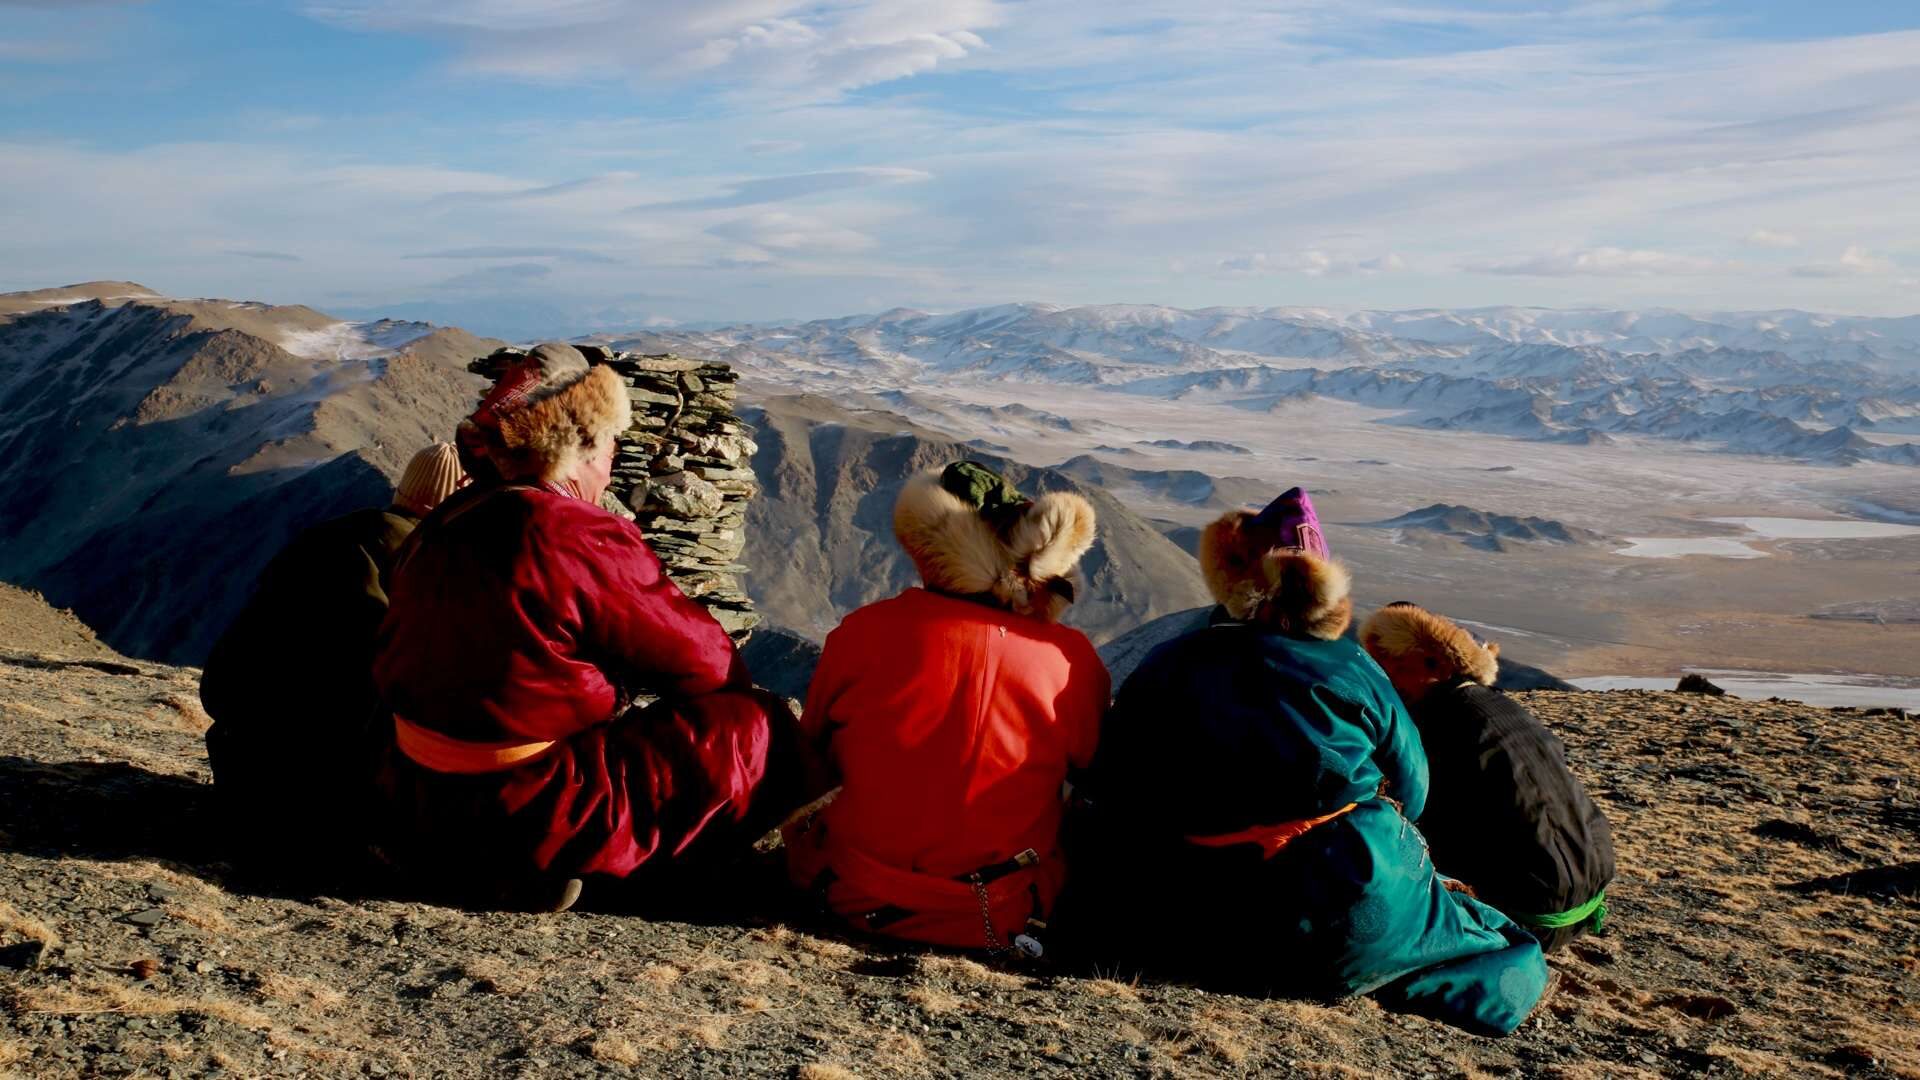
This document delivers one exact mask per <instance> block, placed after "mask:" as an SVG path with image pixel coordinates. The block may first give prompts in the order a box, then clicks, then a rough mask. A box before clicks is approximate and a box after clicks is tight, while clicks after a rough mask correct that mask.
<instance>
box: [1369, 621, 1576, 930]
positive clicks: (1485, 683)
mask: <svg viewBox="0 0 1920 1080" xmlns="http://www.w3.org/2000/svg"><path fill="white" fill-rule="evenodd" d="M1361 641H1362V642H1363V643H1364V644H1365V645H1366V647H1367V650H1368V651H1369V652H1370V653H1372V654H1373V655H1374V657H1375V658H1376V659H1378V660H1379V661H1380V663H1381V664H1382V666H1383V667H1384V668H1385V669H1386V670H1387V672H1388V674H1389V675H1391V676H1392V677H1393V681H1394V686H1395V689H1396V690H1397V691H1398V692H1399V694H1400V696H1401V697H1402V698H1403V699H1405V700H1406V702H1407V704H1408V706H1409V708H1410V709H1411V710H1412V713H1413V718H1414V721H1415V722H1416V723H1417V724H1418V725H1419V727H1420V737H1421V741H1422V743H1423V744H1424V745H1425V747H1426V751H1427V758H1428V760H1429V762H1430V763H1431V772H1432V798H1431V799H1430V801H1429V802H1428V804H1427V813H1426V816H1425V817H1423V818H1422V819H1421V821H1420V828H1421V831H1422V832H1424V833H1425V834H1426V836H1427V841H1428V844H1429V845H1430V846H1431V848H1432V849H1433V860H1434V862H1435V864H1436V865H1438V866H1439V867H1440V870H1441V872H1442V873H1445V874H1447V875H1449V876H1452V877H1455V878H1458V879H1460V880H1461V881H1463V882H1465V883H1466V884H1467V885H1469V886H1471V887H1472V888H1473V890H1474V893H1475V895H1477V896H1478V897H1479V898H1480V899H1482V900H1484V901H1486V902H1487V903H1489V904H1492V905H1493V906H1494V907H1497V908H1499V909H1500V910H1501V911H1503V912H1505V913H1506V914H1508V915H1509V916H1511V917H1512V918H1514V919H1515V920H1516V921H1518V922H1519V923H1521V924H1522V925H1524V926H1526V927H1528V928H1529V929H1531V930H1532V931H1533V933H1534V935H1535V936H1536V937H1538V938H1539V939H1540V941H1541V943H1542V944H1543V945H1544V946H1546V947H1547V949H1548V950H1549V951H1551V950H1553V949H1556V948H1558V947H1560V946H1562V945H1565V944H1566V943H1567V942H1569V941H1572V940H1573V939H1574V938H1575V937H1577V936H1579V934H1580V933H1582V932H1583V931H1584V930H1585V929H1587V928H1588V927H1590V926H1594V925H1598V924H1599V923H1600V922H1601V921H1602V920H1603V919H1604V918H1605V907H1604V905H1605V889H1606V886H1607V883H1608V882H1609V881H1610V880H1612V878H1613V873H1614V854H1613V837H1612V833H1611V832H1610V830H1609V828H1608V826H1607V819H1606V816H1605V815H1604V814H1603V813H1601V811H1600V808H1599V807H1598V806H1596V805H1594V802H1593V800H1592V799H1591V798H1589V797H1588V796H1587V792H1586V789H1585V787H1584V786H1582V785H1581V783H1580V781H1579V779H1578V778H1576V777H1575V776H1574V775H1573V772H1572V770H1570V769H1569V768H1568V767H1567V758H1566V749H1565V747H1563V746H1562V745H1561V743H1560V739H1559V738H1558V737H1557V736H1555V735H1554V734H1553V733H1552V732H1551V731H1548V730H1547V729H1546V727H1545V726H1544V725H1542V724H1541V723H1540V721H1539V720H1538V719H1537V718H1536V717H1535V716H1534V715H1533V714H1532V713H1531V712H1528V711H1527V710H1526V708H1525V707H1523V706H1522V705H1521V704H1520V703H1519V702H1517V701H1515V700H1513V699H1512V698H1510V697H1508V696H1507V695H1506V694H1504V693H1502V692H1501V691H1499V690H1496V689H1494V688H1493V687H1492V685H1491V684H1492V682H1493V681H1494V678H1495V676H1496V675H1497V674H1498V664H1499V647H1498V646H1495V645H1491V644H1488V645H1482V644H1480V643H1479V642H1476V641H1474V640H1473V636H1472V635H1471V634H1468V633H1467V632H1466V631H1465V630H1464V629H1462V628H1461V627H1459V626H1458V625H1457V624H1455V623H1453V622H1452V621H1451V620H1448V619H1446V618H1443V617H1441V616H1439V615H1435V614H1434V613H1432V612H1429V611H1427V610H1425V609H1423V608H1420V607H1418V606H1416V605H1413V604H1407V603H1399V604H1393V605H1390V606H1388V607H1386V608H1384V609H1382V610H1381V611H1379V612H1377V613H1376V614H1375V615H1374V616H1373V618H1371V619H1369V620H1368V621H1367V625H1366V627H1365V628H1364V629H1363V630H1362V631H1361Z"/></svg>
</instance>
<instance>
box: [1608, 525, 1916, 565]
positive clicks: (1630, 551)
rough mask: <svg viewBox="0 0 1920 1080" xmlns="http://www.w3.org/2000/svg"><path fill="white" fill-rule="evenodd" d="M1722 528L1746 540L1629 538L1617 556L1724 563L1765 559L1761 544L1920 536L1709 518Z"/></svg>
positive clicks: (1884, 528) (1881, 528)
mask: <svg viewBox="0 0 1920 1080" xmlns="http://www.w3.org/2000/svg"><path fill="white" fill-rule="evenodd" d="M1707 520H1709V521H1712V522H1715V523H1717V524H1721V525H1738V526H1740V527H1741V528H1743V529H1745V530H1746V531H1747V532H1748V534H1749V535H1747V536H1685V537H1648V536H1630V537H1627V546H1626V547H1624V548H1621V549H1620V550H1618V551H1616V552H1614V554H1616V555H1627V556H1631V557H1633V558H1636V559H1677V558H1680V557H1681V556H1683V555H1712V556H1716V557H1718V558H1722V559H1764V558H1766V557H1767V553H1766V552H1765V551H1762V550H1760V549H1759V548H1757V547H1754V546H1753V544H1754V542H1756V541H1762V540H1883V539H1887V538H1890V537H1899V536H1920V526H1917V525H1893V524H1889V523H1887V522H1883V521H1853V520H1848V519H1815V518H1781V517H1727V518H1708V519H1707Z"/></svg>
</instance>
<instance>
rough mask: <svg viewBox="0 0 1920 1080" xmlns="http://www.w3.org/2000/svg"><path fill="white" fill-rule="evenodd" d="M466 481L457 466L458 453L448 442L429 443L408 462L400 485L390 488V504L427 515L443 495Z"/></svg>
mask: <svg viewBox="0 0 1920 1080" xmlns="http://www.w3.org/2000/svg"><path fill="white" fill-rule="evenodd" d="M466 482H467V473H466V470H464V469H462V468H461V467H460V455H459V454H458V453H456V452H455V451H454V449H453V444H451V443H443V442H436V443H429V444H428V445H427V447H426V448H425V449H424V450H421V451H420V452H419V453H417V454H415V455H413V460H412V461H409V462H407V471H406V472H404V473H401V474H400V484H399V486H398V487H396V488H394V491H393V505H395V506H397V507H399V508H400V509H402V510H405V511H407V512H408V513H410V514H416V515H418V516H420V517H426V516H427V515H428V514H430V513H432V512H433V508H434V507H436V506H439V505H440V504H441V502H443V501H445V499H446V497H447V496H449V495H451V494H453V493H454V492H455V491H457V490H459V488H460V486H461V485H462V484H464V483H466Z"/></svg>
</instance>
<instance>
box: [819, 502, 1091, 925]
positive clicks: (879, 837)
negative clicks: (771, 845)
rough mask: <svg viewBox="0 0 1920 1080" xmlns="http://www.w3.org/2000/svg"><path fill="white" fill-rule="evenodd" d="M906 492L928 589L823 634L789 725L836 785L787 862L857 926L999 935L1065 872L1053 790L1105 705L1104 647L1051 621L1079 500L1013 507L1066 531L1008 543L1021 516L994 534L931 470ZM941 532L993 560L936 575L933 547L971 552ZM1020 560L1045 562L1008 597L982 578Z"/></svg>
mask: <svg viewBox="0 0 1920 1080" xmlns="http://www.w3.org/2000/svg"><path fill="white" fill-rule="evenodd" d="M996 479H997V478H996ZM901 503H902V508H901V513H900V514H899V515H897V516H896V530H897V531H899V532H900V533H901V539H902V542H903V544H905V545H906V546H907V547H908V550H909V552H911V553H913V554H914V555H915V561H916V563H918V564H919V565H920V566H921V570H922V575H923V578H925V580H926V581H927V582H928V585H929V586H930V587H931V588H928V589H909V590H907V591H906V592H904V593H902V594H901V595H899V596H897V597H894V598H893V599H890V600H883V601H880V602H878V603H875V604H871V605H868V606H867V607H865V608H862V609H860V610H859V611H856V612H854V613H853V614H852V615H849V616H848V617H847V619H846V620H845V621H844V622H843V623H842V624H841V625H840V627H839V628H838V629H836V630H835V631H834V632H833V633H832V634H831V635H829V637H828V638H827V643H826V647H825V649H824V651H823V653H822V656H821V660H820V666H819V668H818V669H817V670H816V672H815V674H814V680H813V685H812V687H811V689H810V691H809V693H808V699H807V708H806V711H805V713H804V714H803V716H802V721H801V723H802V726H803V728H805V730H806V731H807V732H808V733H809V734H810V735H811V736H812V737H813V738H814V739H815V740H816V742H817V743H818V744H819V745H820V746H821V748H822V749H823V751H824V752H825V755H826V757H827V758H828V759H829V760H830V761H831V762H832V764H833V765H834V766H835V767H836V768H837V770H838V772H839V775H840V778H841V781H842V787H841V792H840V794H839V796H838V798H837V799H836V800H835V801H834V802H833V803H832V804H831V805H829V806H827V807H826V808H825V809H824V810H822V811H820V812H819V813H818V814H816V815H815V817H814V819H813V820H812V821H811V823H810V825H809V826H808V827H807V828H806V829H805V830H804V832H802V833H799V834H797V835H795V836H794V837H793V838H792V842H791V851H790V859H789V865H790V869H791V871H792V873H793V876H794V878H795V880H796V882H797V883H798V884H800V885H801V886H802V887H803V888H807V889H809V890H812V891H814V892H816V893H817V894H819V895H821V897H822V899H824V901H825V902H826V904H827V905H828V906H829V907H830V908H831V909H832V910H833V911H834V912H835V913H837V914H838V915H840V916H841V917H843V918H846V919H847V920H849V921H850V922H851V923H852V924H853V925H854V926H856V927H858V928H861V929H867V930H873V931H876V932H879V933H884V934H888V935H890V936H895V937H902V938H909V939H912V940H918V941H926V942H931V943H935V944H945V945H954V946H960V947H969V948H982V947H985V948H1004V947H1007V946H1008V945H1009V944H1011V943H1012V941H1013V940H1014V938H1015V937H1016V936H1018V935H1019V934H1021V933H1022V932H1023V931H1025V929H1026V926H1027V923H1028V921H1029V920H1030V919H1034V918H1040V917H1044V915H1045V913H1046V911H1047V910H1048V908H1049V907H1050V906H1051V904H1052V901H1053V899H1054V897H1055V896H1056V895H1057V894H1058V892H1059V890H1060V888H1061V885H1062V884H1063V882H1064V880H1065V875H1066V865H1065V861H1064V859H1063V858H1062V856H1061V853H1060V851H1059V847H1058V843H1059V840H1058V837H1059V829H1060V818H1061V813H1062V804H1061V786H1062V782H1063V781H1064V780H1065V779H1066V776H1067V772H1068V769H1069V768H1070V767H1072V766H1075V765H1084V764H1085V763H1086V762H1087V761H1088V760H1089V759H1090V757H1091V755H1092V753H1093V749H1094V746H1095V744H1096V742H1097V740H1098V737H1099V723H1100V716H1101V713H1102V711H1103V710H1104V709H1105V708H1106V704H1107V692H1108V683H1107V674H1106V668H1105V666H1104V665H1102V664H1101V662H1100V658H1099V655H1098V654H1097V653H1096V652H1095V651H1094V649H1093V646H1092V645H1091V643H1089V642H1088V641H1087V639H1086V637H1085V635H1083V634H1081V633H1080V632H1079V631H1077V630H1072V629H1069V628H1066V627H1062V626H1059V625H1057V624H1055V623H1054V622H1053V621H1052V618H1053V617H1054V616H1057V613H1058V609H1059V608H1060V607H1063V606H1064V604H1063V603H1062V604H1056V603H1055V602H1054V600H1055V599H1056V598H1057V597H1058V596H1060V595H1061V594H1060V593H1058V592H1054V591H1051V590H1055V589H1060V588H1061V586H1060V584H1059V582H1061V581H1064V578H1063V577H1061V576H1060V575H1064V574H1065V573H1066V572H1067V570H1068V569H1070V567H1071V565H1072V563H1073V562H1074V561H1076V560H1077V559H1078V558H1079V556H1080V554H1081V553H1082V552H1083V551H1084V550H1085V547H1086V545H1088V544H1090V543H1091V542H1092V510H1091V508H1090V507H1087V506H1086V504H1085V503H1084V501H1082V500H1079V499H1078V498H1077V497H1062V496H1049V497H1046V498H1045V499H1043V500H1042V502H1041V503H1039V504H1031V503H1022V504H1019V505H1020V506H1025V507H1029V508H1030V509H1028V510H1027V511H1026V514H1025V515H1020V511H1019V510H1018V509H1016V510H1015V511H1014V513H1015V514H1016V515H1020V520H1023V521H1025V520H1028V519H1029V518H1031V519H1034V520H1039V519H1046V518H1048V517H1049V516H1055V515H1058V516H1059V517H1060V520H1059V521H1056V522H1054V524H1056V525H1064V526H1065V529H1064V530H1063V531H1056V530H1054V529H1052V527H1051V526H1049V528H1048V529H1046V530H1042V532H1044V533H1045V535H1044V536H1039V537H1032V536H1029V537H1028V539H1035V540H1037V543H1036V545H1035V546H1033V547H1032V548H1030V549H1027V550H1019V549H1015V550H1008V548H1007V546H1006V543H1005V542H1004V541H1003V540H999V539H992V538H993V537H994V536H996V535H1000V534H1005V533H1013V534H1015V535H1016V536H1018V535H1021V530H1020V526H1019V525H1017V524H1012V523H1011V519H1010V522H1009V524H1008V525H1006V526H1005V527H1004V528H1002V529H1001V530H999V531H998V533H996V532H995V531H992V530H990V527H989V525H988V524H986V523H985V522H984V520H983V519H982V518H981V517H980V516H979V508H978V507H977V506H965V505H963V504H962V503H961V502H960V501H959V500H958V499H956V498H954V497H952V496H951V495H949V494H947V493H945V492H944V490H942V489H940V488H938V487H937V486H935V485H933V483H932V481H931V479H930V478H928V477H922V478H917V479H916V481H914V484H913V486H911V487H910V489H909V491H908V492H907V493H905V494H903V496H902V500H901ZM930 507H931V508H930ZM1081 518H1084V526H1082V524H1081V522H1080V520H1079V519H1081ZM903 521H904V522H905V524H902V522H903ZM916 522H921V523H927V522H931V523H932V524H930V525H929V526H928V528H926V529H916V528H915V523H916ZM943 530H945V531H946V532H947V533H948V535H947V536H944V537H939V538H935V539H933V541H932V542H931V544H930V545H929V544H923V543H920V541H923V540H926V539H927V538H928V535H927V534H928V533H929V532H934V533H938V532H941V531H943ZM975 533H978V535H973V534H975ZM954 534H958V537H959V538H962V539H970V540H977V541H979V544H978V546H977V547H975V548H974V549H973V550H974V551H975V552H976V553H988V554H989V555H990V556H991V557H992V558H1003V559H1004V562H1005V565H1004V566H999V567H994V566H983V567H980V568H979V570H980V572H979V573H977V574H967V573H960V574H958V575H953V574H951V573H949V572H948V571H950V570H951V566H945V565H943V564H942V562H941V559H940V558H939V557H938V555H939V554H951V553H953V552H955V551H958V550H963V549H965V548H966V547H967V545H966V544H965V543H959V542H953V541H955V535H954ZM1016 542H1017V541H1016ZM996 552H998V553H999V554H997V555H995V554H992V553H996ZM930 556H931V557H930ZM1030 557H1031V558H1030ZM1050 563H1051V564H1052V566H1053V567H1054V569H1053V570H1052V572H1049V571H1048V570H1047V569H1046V568H1047V567H1048V565H1049V564H1050ZM1015 564H1019V565H1022V566H1027V567H1029V568H1031V567H1032V566H1034V565H1036V564H1037V565H1039V566H1040V567H1041V568H1042V569H1041V570H1040V571H1039V574H1040V576H1039V577H1038V578H1037V579H1035V580H1033V581H1032V582H1031V583H1030V584H1031V585H1032V586H1033V588H1032V589H1030V590H1027V589H1026V588H1025V587H1024V586H1022V589H1023V590H1024V591H1023V592H1022V598H1021V599H1017V600H1014V601H1011V602H1010V601H1009V600H1008V599H1007V598H1006V597H1004V596H995V595H994V593H993V590H994V589H995V588H996V587H998V586H997V585H996V583H997V582H999V580H1000V579H999V577H998V575H999V574H1001V573H1002V572H1010V571H1011V568H1012V567H1013V566H1014V565H1015ZM934 588H938V589H942V590H943V591H940V592H936V591H932V590H933V589H934ZM1066 591H1068V592H1070V589H1068V590H1066Z"/></svg>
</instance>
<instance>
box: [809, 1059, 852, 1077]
mask: <svg viewBox="0 0 1920 1080" xmlns="http://www.w3.org/2000/svg"><path fill="white" fill-rule="evenodd" d="M793 1075H794V1077H795V1080H860V1074H859V1073H857V1072H854V1071H853V1070H852V1069H849V1068H847V1067H846V1066H845V1065H835V1064H832V1063H831V1062H825V1061H810V1062H808V1063H807V1064H805V1065H802V1066H800V1067H799V1068H798V1069H796V1070H794V1074H793Z"/></svg>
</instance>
